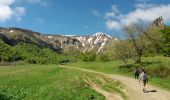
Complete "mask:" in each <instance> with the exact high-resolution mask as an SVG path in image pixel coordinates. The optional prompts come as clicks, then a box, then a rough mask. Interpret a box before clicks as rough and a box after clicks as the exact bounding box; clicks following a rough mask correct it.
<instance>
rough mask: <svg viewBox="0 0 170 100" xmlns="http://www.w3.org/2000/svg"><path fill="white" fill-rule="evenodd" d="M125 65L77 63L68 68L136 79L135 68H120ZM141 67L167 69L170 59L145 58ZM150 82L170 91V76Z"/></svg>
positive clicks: (69, 64) (120, 63)
mask: <svg viewBox="0 0 170 100" xmlns="http://www.w3.org/2000/svg"><path fill="white" fill-rule="evenodd" d="M129 64H132V62H130V63H129ZM123 65H124V64H123V63H122V62H121V61H111V62H76V63H68V64H67V66H72V67H79V68H85V69H90V70H95V71H100V72H104V73H109V74H121V75H126V76H129V77H134V76H133V68H131V69H127V68H121V67H120V66H123ZM141 65H142V67H145V68H146V69H147V68H149V70H153V69H154V68H156V67H160V66H162V65H163V66H165V67H167V68H170V58H168V57H162V56H156V57H143V58H142V64H141ZM149 76H151V75H149ZM149 82H150V83H151V84H154V85H156V86H159V87H162V88H165V89H167V90H170V85H169V84H170V76H169V77H167V78H159V77H149Z"/></svg>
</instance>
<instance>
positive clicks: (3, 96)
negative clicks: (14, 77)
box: [0, 94, 10, 100]
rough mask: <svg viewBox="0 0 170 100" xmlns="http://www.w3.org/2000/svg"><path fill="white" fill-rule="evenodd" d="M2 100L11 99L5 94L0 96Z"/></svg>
mask: <svg viewBox="0 0 170 100" xmlns="http://www.w3.org/2000/svg"><path fill="white" fill-rule="evenodd" d="M0 100H10V98H9V97H7V96H6V95H4V94H0Z"/></svg>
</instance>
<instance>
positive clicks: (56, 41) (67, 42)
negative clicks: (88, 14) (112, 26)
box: [44, 32, 118, 53]
mask: <svg viewBox="0 0 170 100" xmlns="http://www.w3.org/2000/svg"><path fill="white" fill-rule="evenodd" d="M111 39H115V40H118V39H117V38H113V37H111V36H109V35H107V34H106V33H102V32H97V33H94V34H93V35H91V36H72V35H65V36H60V35H46V36H44V40H45V41H46V42H48V43H50V44H52V45H54V46H56V47H58V46H59V47H61V48H62V49H63V50H66V49H71V48H74V49H78V50H81V51H83V52H85V51H95V52H96V53H100V52H102V50H103V47H104V46H105V44H106V43H107V42H108V41H109V40H111Z"/></svg>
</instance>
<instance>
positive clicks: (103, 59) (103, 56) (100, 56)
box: [96, 54, 110, 62]
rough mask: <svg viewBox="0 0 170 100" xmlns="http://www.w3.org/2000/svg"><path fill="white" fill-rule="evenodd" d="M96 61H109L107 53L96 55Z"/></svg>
mask: <svg viewBox="0 0 170 100" xmlns="http://www.w3.org/2000/svg"><path fill="white" fill-rule="evenodd" d="M96 59H97V60H98V61H101V62H107V61H110V58H109V56H108V55H106V54H100V55H99V56H97V58H96Z"/></svg>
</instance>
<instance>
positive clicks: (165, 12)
mask: <svg viewBox="0 0 170 100" xmlns="http://www.w3.org/2000/svg"><path fill="white" fill-rule="evenodd" d="M151 5H152V4H148V5H147V4H144V5H143V7H142V6H139V5H138V6H136V9H135V10H134V11H132V12H129V13H127V14H119V15H117V16H115V17H114V18H113V19H107V21H106V27H107V28H108V29H120V28H121V27H122V26H124V25H129V24H132V23H134V22H138V21H140V20H142V21H149V22H150V21H153V20H155V19H156V18H158V17H160V16H162V17H163V19H164V21H168V20H170V13H169V12H170V4H168V5H152V6H151ZM144 6H146V7H147V9H146V8H144ZM114 19H118V20H114ZM108 21H110V22H112V24H107V22H108ZM109 25H110V26H109ZM113 26H115V27H113Z"/></svg>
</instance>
